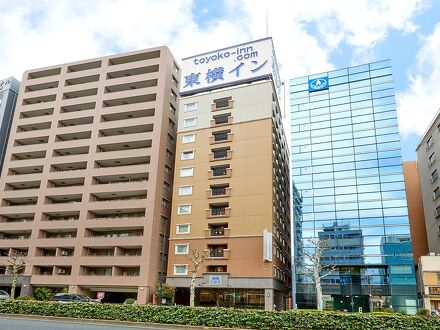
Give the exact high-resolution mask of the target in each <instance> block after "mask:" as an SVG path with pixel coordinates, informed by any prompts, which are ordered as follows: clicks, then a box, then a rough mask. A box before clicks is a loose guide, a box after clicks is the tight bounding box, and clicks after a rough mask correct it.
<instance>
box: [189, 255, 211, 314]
mask: <svg viewBox="0 0 440 330" xmlns="http://www.w3.org/2000/svg"><path fill="white" fill-rule="evenodd" d="M206 258H207V253H206V251H203V250H201V249H200V248H196V249H189V253H188V259H189V260H190V261H191V269H190V270H189V271H190V272H191V273H192V274H191V285H190V289H189V297H190V298H189V305H190V306H191V307H194V300H195V297H196V277H197V272H198V271H199V269H200V267H202V265H203V263H204V262H205V260H206Z"/></svg>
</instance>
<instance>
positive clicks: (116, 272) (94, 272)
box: [32, 265, 140, 277]
mask: <svg viewBox="0 0 440 330" xmlns="http://www.w3.org/2000/svg"><path fill="white" fill-rule="evenodd" d="M139 273H140V266H133V267H126V266H109V267H92V266H83V265H80V271H79V275H80V276H134V277H137V276H139ZM32 275H44V276H56V275H63V276H69V275H72V266H69V265H62V266H58V265H57V266H33V269H32Z"/></svg>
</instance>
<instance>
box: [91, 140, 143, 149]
mask: <svg viewBox="0 0 440 330" xmlns="http://www.w3.org/2000/svg"><path fill="white" fill-rule="evenodd" d="M151 144H152V140H141V141H130V142H121V143H110V144H101V145H98V146H97V151H98V152H112V151H126V150H134V149H147V148H151Z"/></svg>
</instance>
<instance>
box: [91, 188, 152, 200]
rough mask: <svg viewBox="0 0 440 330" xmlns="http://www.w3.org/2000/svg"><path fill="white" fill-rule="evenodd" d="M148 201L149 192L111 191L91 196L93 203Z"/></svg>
mask: <svg viewBox="0 0 440 330" xmlns="http://www.w3.org/2000/svg"><path fill="white" fill-rule="evenodd" d="M140 199H147V191H146V190H139V191H111V192H102V193H94V194H91V195H90V201H91V202H117V201H128V200H140Z"/></svg>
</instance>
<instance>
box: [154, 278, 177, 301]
mask: <svg viewBox="0 0 440 330" xmlns="http://www.w3.org/2000/svg"><path fill="white" fill-rule="evenodd" d="M154 291H155V295H156V297H157V298H158V299H159V296H160V295H159V291H160V284H156V285H155V287H154ZM174 295H175V288H174V287H173V286H170V285H168V284H166V283H164V284H162V298H165V299H166V301H167V305H169V304H172V303H173V302H174Z"/></svg>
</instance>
